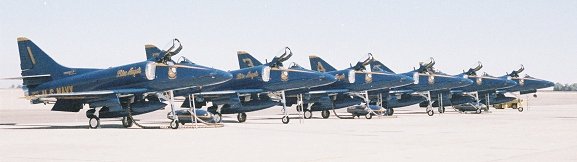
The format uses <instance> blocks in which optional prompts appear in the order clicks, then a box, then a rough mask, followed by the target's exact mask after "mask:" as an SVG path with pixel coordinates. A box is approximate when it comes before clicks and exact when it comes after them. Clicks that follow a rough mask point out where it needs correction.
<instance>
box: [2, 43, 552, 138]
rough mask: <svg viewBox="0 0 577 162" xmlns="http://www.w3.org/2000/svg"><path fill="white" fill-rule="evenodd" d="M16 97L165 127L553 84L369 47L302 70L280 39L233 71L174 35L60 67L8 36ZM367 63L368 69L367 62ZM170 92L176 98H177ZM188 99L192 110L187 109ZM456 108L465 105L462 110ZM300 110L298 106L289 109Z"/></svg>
mask: <svg viewBox="0 0 577 162" xmlns="http://www.w3.org/2000/svg"><path fill="white" fill-rule="evenodd" d="M17 42H18V49H19V53H20V67H21V70H22V72H21V77H17V78H12V79H22V80H23V90H24V92H25V96H26V98H27V99H29V100H30V102H31V103H32V104H53V106H52V109H51V110H52V111H63V112H79V111H80V110H81V109H82V108H84V106H85V105H88V107H89V109H88V110H87V111H86V117H87V118H89V128H99V127H100V119H101V118H122V125H123V126H124V127H131V126H132V125H133V122H134V119H133V118H132V116H133V115H140V114H145V113H149V112H153V111H156V110H160V109H164V108H165V107H166V106H170V110H171V111H170V113H168V115H167V117H168V119H170V121H171V122H170V127H171V128H173V129H176V128H178V127H179V125H181V124H185V123H189V122H193V118H191V117H190V116H191V115H192V114H195V115H197V116H199V115H201V114H203V115H204V116H209V118H210V120H211V121H212V122H217V123H218V122H221V120H222V114H237V120H238V122H245V121H246V119H247V115H246V113H247V112H252V111H258V110H262V109H266V108H270V107H274V106H282V107H283V109H282V110H283V112H284V115H283V117H282V122H283V123H285V124H287V123H289V120H290V118H289V114H288V111H287V110H288V107H292V108H296V109H297V111H299V112H302V117H303V118H306V119H309V118H311V117H312V115H313V114H312V112H321V116H322V117H323V118H328V117H329V116H330V114H331V113H330V110H333V112H334V110H335V109H341V108H347V112H349V113H351V114H352V115H353V117H354V116H357V117H359V116H361V115H364V116H365V117H367V118H371V117H372V116H373V115H377V114H378V115H393V113H394V109H396V108H400V107H406V106H410V105H415V104H419V105H420V106H421V107H425V108H426V109H425V110H426V113H427V114H428V115H429V116H433V115H434V113H435V112H434V108H435V107H436V108H438V109H437V112H439V113H444V112H445V106H456V105H465V104H469V105H472V106H473V107H474V109H473V111H478V112H480V111H481V109H483V108H485V110H488V107H489V105H491V104H499V103H506V102H509V101H512V100H515V99H516V98H515V97H507V96H505V94H506V93H511V92H519V93H520V94H528V93H535V92H536V91H537V89H540V88H547V87H551V86H553V83H552V82H550V81H546V80H541V79H537V78H533V77H530V76H524V77H520V76H519V75H520V73H521V72H522V71H523V70H524V68H523V67H521V68H520V69H519V70H514V71H512V72H511V73H508V74H507V75H504V76H501V77H494V76H490V75H488V74H486V73H484V74H478V72H479V70H481V68H482V67H483V66H482V65H481V63H479V65H478V66H476V67H473V68H470V69H468V70H466V71H463V73H461V74H457V75H449V74H445V73H442V72H440V71H437V70H435V68H434V65H435V61H434V60H433V59H432V58H431V60H430V62H426V63H423V62H421V63H420V64H419V68H415V69H413V70H411V71H408V72H405V73H396V72H394V71H393V70H391V69H389V68H388V67H387V66H385V65H384V64H383V63H381V62H380V61H378V60H375V58H374V57H373V55H372V54H370V53H369V56H368V58H367V59H366V60H364V61H361V62H358V63H356V64H355V65H354V66H351V67H350V68H346V69H340V70H339V69H336V68H334V67H333V66H331V65H330V64H329V63H327V62H326V61H324V60H323V59H321V58H320V57H318V56H309V60H310V68H311V69H310V70H309V69H306V68H303V67H301V66H299V65H298V64H295V63H292V64H291V65H289V66H284V65H283V63H284V62H285V61H287V60H288V59H289V58H290V57H291V56H292V55H293V53H292V51H291V50H290V48H288V47H287V48H285V50H284V54H282V55H280V56H276V57H274V58H273V59H272V60H271V61H270V62H269V61H267V62H266V63H261V62H260V61H258V60H257V59H255V58H254V57H252V56H251V55H250V54H249V53H248V52H245V51H238V53H237V54H238V55H237V56H238V63H239V66H240V68H239V69H238V70H231V71H223V70H218V69H214V68H209V67H206V66H202V65H198V64H196V63H193V62H192V61H190V60H189V59H187V58H185V57H180V58H179V59H177V60H176V61H175V60H173V57H175V55H177V54H178V53H179V52H180V51H181V50H182V45H181V43H180V41H179V40H178V39H174V40H173V44H172V46H171V47H170V48H168V49H166V50H161V49H159V48H157V47H156V46H154V45H145V51H146V59H144V58H143V59H142V60H143V61H141V62H137V63H131V64H126V65H120V66H116V67H110V68H106V69H90V68H69V67H65V66H62V65H60V64H58V63H57V62H55V61H54V60H53V59H52V58H51V57H50V56H49V55H48V54H46V53H45V52H44V51H42V50H41V49H40V48H39V47H38V46H37V45H36V44H34V43H33V42H32V41H31V40H29V39H27V38H24V37H19V38H17ZM367 67H368V68H367ZM175 97H179V98H182V97H183V98H184V100H182V105H180V106H178V105H176V104H175ZM483 105H485V106H483ZM191 107H194V108H195V109H192V108H191ZM462 111H466V109H463V110H462ZM299 114H300V113H299Z"/></svg>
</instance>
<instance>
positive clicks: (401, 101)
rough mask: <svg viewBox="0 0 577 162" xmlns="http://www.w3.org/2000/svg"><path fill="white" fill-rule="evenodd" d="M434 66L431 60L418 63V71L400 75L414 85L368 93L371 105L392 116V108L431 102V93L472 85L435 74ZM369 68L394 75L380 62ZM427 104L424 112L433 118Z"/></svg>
mask: <svg viewBox="0 0 577 162" xmlns="http://www.w3.org/2000/svg"><path fill="white" fill-rule="evenodd" d="M434 65H435V60H434V59H433V58H431V61H430V62H429V63H423V62H421V63H419V68H418V69H415V70H412V71H409V72H406V73H402V75H406V76H412V77H413V80H414V84H411V85H408V86H404V87H399V88H392V89H384V90H378V91H370V92H369V95H370V96H371V98H372V99H373V101H376V102H374V103H373V104H376V105H380V106H382V107H384V108H385V109H387V111H386V114H387V115H392V114H393V113H394V109H393V108H399V107H405V106H410V105H414V104H418V103H422V102H427V101H432V98H431V97H432V96H431V94H430V92H431V91H436V90H443V89H451V88H458V87H464V86H468V85H470V84H472V83H473V81H471V80H469V79H467V78H463V77H455V76H450V75H446V74H443V73H438V72H435V71H433V70H432V69H433V66H434ZM370 66H371V70H372V71H374V72H375V71H376V72H390V73H395V72H393V71H392V70H391V69H390V68H388V67H387V66H385V65H384V64H383V63H381V62H380V61H373V62H372V63H371V64H370ZM427 103H428V104H427V109H426V112H427V114H428V115H429V116H433V115H434V111H433V107H432V105H431V104H430V103H431V102H427Z"/></svg>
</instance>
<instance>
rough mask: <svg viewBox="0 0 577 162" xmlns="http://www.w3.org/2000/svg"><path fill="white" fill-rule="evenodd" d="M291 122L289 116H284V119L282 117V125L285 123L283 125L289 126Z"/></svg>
mask: <svg viewBox="0 0 577 162" xmlns="http://www.w3.org/2000/svg"><path fill="white" fill-rule="evenodd" d="M289 121H290V119H289V117H288V116H283V117H282V123H283V124H288V123H289Z"/></svg>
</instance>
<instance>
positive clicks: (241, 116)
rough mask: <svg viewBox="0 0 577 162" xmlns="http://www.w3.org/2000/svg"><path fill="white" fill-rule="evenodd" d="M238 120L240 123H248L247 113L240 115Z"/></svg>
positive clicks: (237, 117)
mask: <svg viewBox="0 0 577 162" xmlns="http://www.w3.org/2000/svg"><path fill="white" fill-rule="evenodd" d="M236 119H237V120H238V122H239V123H244V122H245V121H246V113H238V115H237V116H236Z"/></svg>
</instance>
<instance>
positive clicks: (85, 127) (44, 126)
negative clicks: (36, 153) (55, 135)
mask: <svg viewBox="0 0 577 162" xmlns="http://www.w3.org/2000/svg"><path fill="white" fill-rule="evenodd" d="M1 125H4V124H1ZM11 126H17V128H10V127H8V128H0V129H15V130H16V129H21V130H25V129H89V128H88V125H69V126H59V125H26V124H24V125H17V124H13V125H11ZM100 128H124V127H123V126H122V125H119V124H102V125H100Z"/></svg>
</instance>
